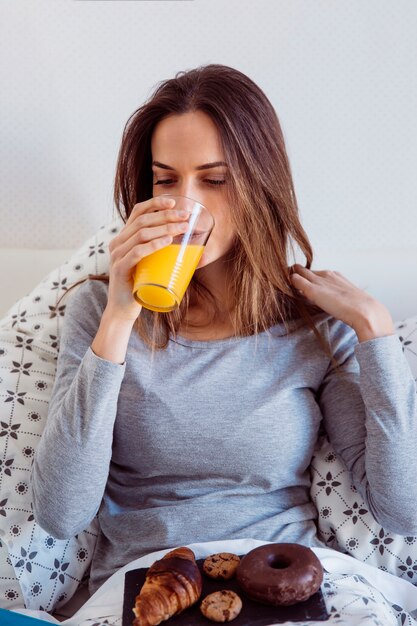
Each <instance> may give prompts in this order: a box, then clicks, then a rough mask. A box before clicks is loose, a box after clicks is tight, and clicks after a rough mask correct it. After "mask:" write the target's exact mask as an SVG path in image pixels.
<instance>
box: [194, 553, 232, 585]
mask: <svg viewBox="0 0 417 626" xmlns="http://www.w3.org/2000/svg"><path fill="white" fill-rule="evenodd" d="M239 563H240V558H239V557H238V556H237V554H232V553H231V552H219V553H218V554H210V556H208V557H207V558H206V560H205V561H204V563H203V570H204V573H205V574H207V576H210V578H221V579H222V580H229V578H232V577H233V576H234V575H235V573H236V569H237V566H238V565H239Z"/></svg>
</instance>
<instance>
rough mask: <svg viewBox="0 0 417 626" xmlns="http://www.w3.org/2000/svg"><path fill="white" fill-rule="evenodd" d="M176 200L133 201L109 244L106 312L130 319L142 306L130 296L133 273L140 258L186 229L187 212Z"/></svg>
mask: <svg viewBox="0 0 417 626" xmlns="http://www.w3.org/2000/svg"><path fill="white" fill-rule="evenodd" d="M174 206H175V200H173V199H170V198H166V197H163V196H157V197H154V198H150V199H149V200H145V201H144V202H139V203H138V204H135V206H134V207H133V209H132V212H131V214H130V216H129V218H128V220H127V222H126V224H125V225H124V227H123V228H122V230H121V231H120V233H119V234H118V235H117V236H116V237H114V239H112V240H111V241H110V243H109V251H110V271H109V274H110V279H109V292H108V300H107V306H106V312H107V313H108V314H109V315H110V316H111V317H114V318H117V319H120V320H124V321H131V322H132V323H133V322H134V321H135V320H136V319H137V318H138V316H139V314H140V312H141V310H142V307H141V305H140V304H138V303H137V302H136V300H135V298H134V297H133V294H132V289H133V273H134V270H135V266H136V264H137V263H139V261H140V260H141V259H143V258H144V257H145V256H148V255H149V254H152V252H155V251H156V250H160V249H161V248H164V247H165V246H168V245H169V244H170V243H171V242H172V239H173V237H175V236H176V235H179V234H181V233H184V232H185V231H186V229H187V226H188V224H187V221H186V220H187V219H188V217H189V215H190V214H189V212H187V211H185V212H180V211H177V210H176V209H175V208H173V207H174Z"/></svg>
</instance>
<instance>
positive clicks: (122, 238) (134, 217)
mask: <svg viewBox="0 0 417 626" xmlns="http://www.w3.org/2000/svg"><path fill="white" fill-rule="evenodd" d="M173 202H175V201H174V200H172V199H169V198H162V197H161V196H159V197H156V198H151V199H150V200H146V201H145V202H140V203H139V204H137V205H135V207H134V209H133V210H132V213H131V215H130V216H129V219H128V221H127V222H126V224H125V226H124V227H123V228H122V230H121V231H120V233H119V234H118V235H117V236H116V237H114V239H112V240H111V241H110V243H109V250H110V252H113V251H114V250H115V249H117V248H119V247H120V246H122V245H123V244H126V243H127V242H128V241H129V240H130V243H131V244H132V243H133V242H134V241H135V242H136V243H140V242H144V241H150V240H151V239H152V238H155V237H156V238H158V237H161V236H164V235H167V234H172V235H173V236H175V235H178V234H180V233H181V232H184V228H185V227H184V226H183V225H182V226H181V227H180V229H179V230H178V229H176V228H168V229H165V230H164V229H162V230H161V229H159V230H157V229H155V230H153V231H151V230H150V228H151V227H154V226H161V225H164V224H167V223H173V224H174V225H175V224H176V223H178V222H182V223H184V222H185V220H186V219H187V218H188V217H189V215H190V213H189V211H185V212H184V211H177V210H176V209H172V208H171V209H167V208H165V209H164V208H163V207H164V206H166V205H167V204H168V205H169V204H171V205H172V203H173ZM174 231H175V232H174ZM135 236H137V239H135V240H133V239H132V237H135Z"/></svg>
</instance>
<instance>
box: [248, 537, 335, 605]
mask: <svg viewBox="0 0 417 626" xmlns="http://www.w3.org/2000/svg"><path fill="white" fill-rule="evenodd" d="M236 577H237V582H238V583H239V585H240V587H241V588H242V590H243V591H244V592H245V593H246V595H247V596H249V598H251V599H252V600H256V601H257V602H262V603H264V604H273V605H275V606H281V605H284V606H287V605H290V604H296V603H297V602H303V601H304V600H307V599H308V598H309V597H310V596H312V595H313V593H316V591H318V590H319V588H320V585H321V583H322V580H323V568H322V565H321V563H320V561H319V559H318V558H317V556H316V555H315V554H314V552H313V551H312V550H311V549H310V548H307V547H306V546H302V545H300V544H298V543H271V544H266V545H264V546H259V548H254V549H253V550H251V551H250V552H248V553H247V554H246V555H245V556H244V557H243V558H242V559H241V561H240V563H239V565H238V568H237V571H236Z"/></svg>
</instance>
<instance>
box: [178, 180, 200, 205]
mask: <svg viewBox="0 0 417 626" xmlns="http://www.w3.org/2000/svg"><path fill="white" fill-rule="evenodd" d="M176 191H177V193H178V195H180V196H186V197H187V198H192V199H193V200H198V201H199V202H202V203H203V198H202V194H201V190H198V186H197V181H195V180H194V179H193V178H192V177H191V176H183V177H182V179H181V180H180V181H179V182H178V184H177V189H176Z"/></svg>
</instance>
